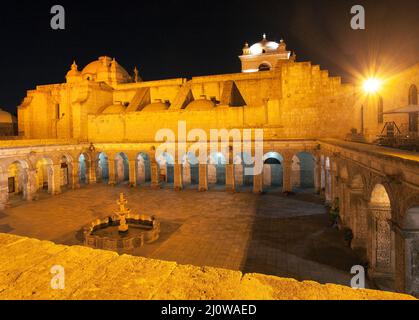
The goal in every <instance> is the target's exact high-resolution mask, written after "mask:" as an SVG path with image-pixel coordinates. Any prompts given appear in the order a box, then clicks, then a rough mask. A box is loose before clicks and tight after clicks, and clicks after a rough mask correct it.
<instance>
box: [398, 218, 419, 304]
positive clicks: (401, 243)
mask: <svg viewBox="0 0 419 320" xmlns="http://www.w3.org/2000/svg"><path fill="white" fill-rule="evenodd" d="M393 230H394V234H395V247H396V250H395V251H396V270H395V289H396V291H398V292H404V293H408V294H411V295H414V296H416V297H417V296H419V264H418V263H417V259H418V258H417V257H419V230H417V229H402V228H401V227H399V226H398V225H395V224H394V225H393Z"/></svg>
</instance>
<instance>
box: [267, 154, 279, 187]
mask: <svg viewBox="0 0 419 320" xmlns="http://www.w3.org/2000/svg"><path fill="white" fill-rule="evenodd" d="M283 161H284V158H283V157H282V155H281V154H279V153H278V152H273V151H271V152H267V153H265V154H264V156H263V185H264V186H265V187H268V188H269V187H271V188H280V187H282V186H283V173H284V172H283V166H282V164H283Z"/></svg>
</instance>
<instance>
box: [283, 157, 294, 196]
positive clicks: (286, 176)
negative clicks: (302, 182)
mask: <svg viewBox="0 0 419 320" xmlns="http://www.w3.org/2000/svg"><path fill="white" fill-rule="evenodd" d="M282 170H283V174H282V179H283V182H282V192H284V193H287V192H292V184H291V173H292V160H291V158H290V159H286V158H284V161H283V162H282Z"/></svg>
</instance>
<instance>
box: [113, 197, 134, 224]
mask: <svg viewBox="0 0 419 320" xmlns="http://www.w3.org/2000/svg"><path fill="white" fill-rule="evenodd" d="M116 203H117V204H118V205H119V210H117V211H115V214H117V215H118V217H119V219H120V220H119V227H118V230H119V232H127V231H128V224H127V220H126V215H127V214H129V213H130V212H131V209H128V208H125V205H126V204H127V203H128V201H127V199H125V196H124V194H123V193H122V192H121V193H120V194H119V200H118V201H116Z"/></svg>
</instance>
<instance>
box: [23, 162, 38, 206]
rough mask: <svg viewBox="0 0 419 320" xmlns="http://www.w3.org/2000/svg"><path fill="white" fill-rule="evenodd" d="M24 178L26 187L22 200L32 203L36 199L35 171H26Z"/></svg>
mask: <svg viewBox="0 0 419 320" xmlns="http://www.w3.org/2000/svg"><path fill="white" fill-rule="evenodd" d="M26 177H27V180H26V181H25V184H26V186H25V188H24V190H25V194H24V198H25V200H27V201H32V200H33V199H35V197H36V196H35V195H36V189H37V186H36V169H27V171H26Z"/></svg>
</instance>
